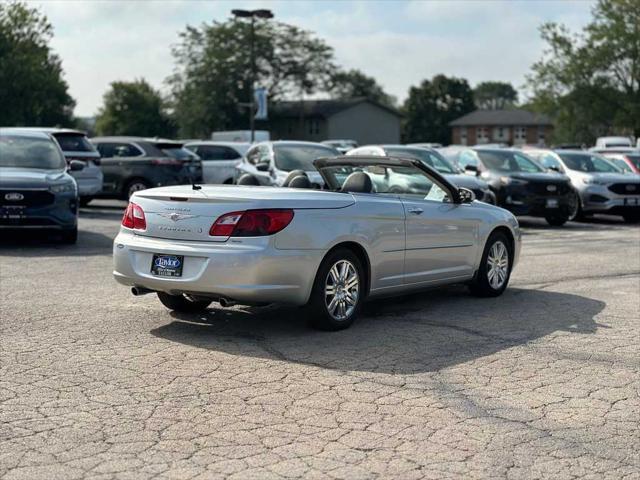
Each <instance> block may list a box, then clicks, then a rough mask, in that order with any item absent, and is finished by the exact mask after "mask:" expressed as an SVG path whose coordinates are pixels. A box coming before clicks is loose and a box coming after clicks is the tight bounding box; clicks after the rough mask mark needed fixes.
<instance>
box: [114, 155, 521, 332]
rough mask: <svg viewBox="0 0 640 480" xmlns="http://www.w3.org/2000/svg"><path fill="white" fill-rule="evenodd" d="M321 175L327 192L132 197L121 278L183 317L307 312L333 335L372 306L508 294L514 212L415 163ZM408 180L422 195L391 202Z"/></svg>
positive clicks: (321, 164)
mask: <svg viewBox="0 0 640 480" xmlns="http://www.w3.org/2000/svg"><path fill="white" fill-rule="evenodd" d="M314 164H315V166H316V167H317V169H318V171H319V173H320V174H321V176H322V178H323V180H324V183H325V185H326V187H327V188H326V190H303V189H292V188H268V189H267V188H259V187H252V186H235V187H232V186H214V185H205V186H203V187H202V189H201V190H198V191H197V192H196V191H193V190H192V189H190V188H188V187H164V188H155V189H151V190H145V191H140V192H136V193H134V195H133V196H132V198H131V202H130V203H129V206H128V207H127V210H126V212H125V214H124V217H123V220H122V226H121V228H120V233H119V234H118V236H117V237H116V238H115V240H114V250H113V251H114V270H113V272H114V277H115V279H116V280H117V281H118V282H120V283H122V284H124V285H129V286H131V287H132V293H133V294H134V295H140V294H146V293H157V295H158V297H159V299H160V301H161V302H162V303H163V304H164V305H165V306H167V307H168V308H170V309H172V310H176V311H182V312H198V311H202V310H204V309H206V308H207V307H208V305H209V304H210V303H211V302H212V301H216V300H217V301H219V302H220V303H221V305H222V306H227V305H232V304H233V303H235V302H238V303H243V304H268V303H282V304H290V305H306V306H307V311H308V315H309V317H310V318H311V319H312V321H313V324H314V325H315V326H316V327H318V328H321V329H326V330H338V329H342V328H346V327H348V326H349V325H351V323H352V322H353V321H354V319H355V317H356V316H357V314H358V311H359V310H360V307H361V305H362V303H363V301H364V300H365V299H367V298H374V297H379V296H385V295H392V294H403V293H406V292H409V291H414V290H420V289H424V288H426V287H431V286H435V285H442V284H448V283H467V284H468V285H469V286H470V288H471V290H472V292H473V293H475V294H477V295H480V296H498V295H500V294H501V293H502V292H504V290H505V289H506V288H507V284H508V282H509V276H510V274H511V271H512V268H513V266H514V265H515V264H516V262H517V260H518V255H519V251H520V230H519V227H518V222H517V220H516V219H515V217H514V216H513V215H512V214H511V213H509V212H507V211H506V210H503V209H501V208H497V207H495V206H493V205H488V204H486V203H481V202H472V203H470V202H471V199H472V197H473V196H472V195H471V194H470V193H469V192H468V191H466V190H464V189H460V190H459V189H458V188H457V187H455V186H454V185H452V184H451V183H450V182H449V181H448V180H447V179H446V178H444V177H443V176H442V175H440V174H439V173H438V172H437V171H436V170H434V169H432V168H429V167H427V166H426V165H424V164H423V163H422V162H419V161H417V160H408V159H397V158H381V157H338V158H331V159H321V160H316V161H315V162H314ZM400 176H404V177H406V182H405V183H406V184H407V185H416V184H418V185H425V189H424V190H423V191H422V192H420V193H419V194H417V193H416V192H415V191H414V190H411V191H410V192H408V193H397V192H395V193H394V194H392V195H390V194H389V191H390V190H391V184H390V183H388V182H387V183H386V184H385V181H384V180H385V179H388V178H392V177H393V178H397V177H400ZM374 183H376V185H377V189H376V191H375V192H374V188H373V185H374ZM445 205H446V208H443V207H444V206H445Z"/></svg>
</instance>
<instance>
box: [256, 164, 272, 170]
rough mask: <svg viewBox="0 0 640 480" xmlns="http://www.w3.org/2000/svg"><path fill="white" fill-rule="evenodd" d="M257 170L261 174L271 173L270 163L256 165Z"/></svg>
mask: <svg viewBox="0 0 640 480" xmlns="http://www.w3.org/2000/svg"><path fill="white" fill-rule="evenodd" d="M256 170H258V171H259V172H268V171H269V162H260V163H258V164H257V165H256Z"/></svg>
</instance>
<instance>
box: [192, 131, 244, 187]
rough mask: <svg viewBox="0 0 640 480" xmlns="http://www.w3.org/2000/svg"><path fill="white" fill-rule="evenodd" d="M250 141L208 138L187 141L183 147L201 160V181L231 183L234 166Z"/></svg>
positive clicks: (240, 159) (234, 170)
mask: <svg viewBox="0 0 640 480" xmlns="http://www.w3.org/2000/svg"><path fill="white" fill-rule="evenodd" d="M250 146H251V144H250V143H240V142H213V141H210V140H197V141H189V142H187V143H185V144H184V148H186V149H187V150H189V151H191V152H193V153H195V154H196V155H197V156H198V157H200V161H201V162H202V181H203V182H204V183H218V184H221V183H227V184H230V183H233V177H234V175H235V172H236V166H237V165H238V164H239V163H240V162H241V161H242V157H243V156H244V154H245V153H247V150H249V147H250Z"/></svg>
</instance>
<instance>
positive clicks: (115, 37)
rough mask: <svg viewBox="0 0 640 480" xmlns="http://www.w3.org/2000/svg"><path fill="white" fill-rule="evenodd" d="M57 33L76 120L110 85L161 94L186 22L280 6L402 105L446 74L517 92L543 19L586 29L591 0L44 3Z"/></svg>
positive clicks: (536, 51) (537, 47) (538, 47)
mask: <svg viewBox="0 0 640 480" xmlns="http://www.w3.org/2000/svg"><path fill="white" fill-rule="evenodd" d="M32 3H33V4H34V5H38V6H39V7H40V8H41V9H42V10H43V12H44V13H45V14H46V15H47V16H48V17H49V19H50V21H51V22H52V23H53V26H54V29H55V37H54V39H53V41H52V47H53V49H54V50H55V51H56V52H57V53H58V54H59V55H60V56H61V58H62V61H63V67H64V69H65V74H66V79H67V81H68V82H69V85H70V91H71V95H72V96H73V97H74V98H76V100H77V102H78V105H77V108H76V114H78V115H92V114H94V113H96V111H97V109H98V107H99V106H100V105H101V103H102V95H103V94H104V92H105V91H106V90H107V88H108V85H109V83H110V82H112V81H115V80H133V79H134V78H140V77H144V78H146V79H147V80H148V81H149V82H151V83H152V84H153V85H154V86H155V87H156V88H162V87H163V81H164V79H165V78H166V77H167V76H168V75H170V74H171V72H172V70H173V59H172V57H171V50H170V48H171V45H173V44H175V43H176V42H177V41H178V32H179V31H182V30H183V29H184V27H185V25H186V24H192V25H198V24H200V23H202V22H210V21H211V20H213V19H214V18H215V19H218V20H222V19H224V18H227V17H228V16H229V11H230V10H231V8H243V7H249V8H256V7H260V8H264V7H267V8H271V9H272V10H273V11H274V13H275V14H276V17H277V18H278V19H280V20H282V21H285V22H288V23H293V24H296V25H300V26H302V27H304V28H307V29H309V30H312V31H314V32H316V33H317V34H318V35H319V36H320V37H322V38H324V39H325V40H326V41H327V42H328V43H329V44H330V45H332V46H333V47H334V49H335V52H336V57H337V60H338V62H339V63H340V64H341V65H343V66H344V67H346V68H359V69H361V70H363V71H364V72H366V73H367V74H369V75H373V76H375V77H376V78H377V79H378V81H379V82H380V83H381V84H382V85H383V86H384V87H385V88H386V89H387V90H388V91H389V93H391V94H393V95H395V96H396V97H398V98H399V99H403V98H405V97H406V94H407V91H408V88H409V86H410V85H416V84H418V83H419V82H420V81H421V80H422V79H424V78H430V77H432V76H433V75H435V74H438V73H444V74H447V75H455V76H459V77H464V78H467V79H469V80H470V82H471V83H472V84H474V83H477V82H479V81H482V80H505V81H510V82H512V83H514V85H515V86H516V87H518V86H520V85H521V84H522V83H523V81H524V75H525V74H526V73H527V72H528V71H529V68H530V66H531V64H532V63H533V62H534V61H535V60H537V59H538V58H539V57H540V54H541V51H542V47H543V45H542V43H541V41H540V39H539V35H538V32H537V28H538V25H539V24H540V23H542V22H543V21H547V20H556V21H560V22H567V23H568V25H569V26H571V27H573V28H579V27H580V26H581V25H582V24H584V23H585V22H586V21H587V20H588V18H589V6H590V4H589V3H578V2H544V1H543V2H495V1H447V2H435V1H411V2H367V1H354V2H348V3H347V2H288V1H284V0H280V1H271V2H264V1H262V2H255V1H241V2H202V1H184V0H175V1H142V2H120V1H94V2H71V1H46V2H44V1H42V0H38V1H35V2H32Z"/></svg>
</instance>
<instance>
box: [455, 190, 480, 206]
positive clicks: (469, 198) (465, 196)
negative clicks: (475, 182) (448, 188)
mask: <svg viewBox="0 0 640 480" xmlns="http://www.w3.org/2000/svg"><path fill="white" fill-rule="evenodd" d="M458 195H459V196H460V203H471V202H473V201H474V200H475V199H476V194H475V193H473V192H472V191H471V190H469V189H468V188H458Z"/></svg>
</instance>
